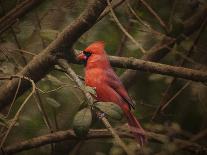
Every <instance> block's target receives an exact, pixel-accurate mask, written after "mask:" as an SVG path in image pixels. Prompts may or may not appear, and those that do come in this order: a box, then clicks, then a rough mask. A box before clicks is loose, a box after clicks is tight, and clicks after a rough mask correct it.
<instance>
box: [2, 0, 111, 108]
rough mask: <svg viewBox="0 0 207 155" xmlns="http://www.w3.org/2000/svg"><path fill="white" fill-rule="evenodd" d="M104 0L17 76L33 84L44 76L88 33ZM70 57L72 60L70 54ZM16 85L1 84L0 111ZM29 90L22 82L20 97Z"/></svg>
mask: <svg viewBox="0 0 207 155" xmlns="http://www.w3.org/2000/svg"><path fill="white" fill-rule="evenodd" d="M106 6H107V3H106V1H105V0H97V1H95V2H94V3H92V4H90V5H89V6H88V7H87V8H86V9H85V11H84V12H83V13H82V14H81V15H80V16H79V17H78V18H77V19H76V20H75V21H74V22H73V23H72V24H71V25H69V26H68V27H66V28H65V29H64V30H63V31H62V32H61V33H60V34H59V35H58V37H57V39H56V40H54V41H53V42H52V43H51V44H50V45H49V46H48V47H47V48H46V49H45V50H44V51H42V52H40V54H38V55H37V56H35V57H34V58H33V59H32V60H31V61H30V62H29V63H28V65H27V66H26V67H24V69H23V70H22V71H21V72H20V73H19V75H23V76H27V77H29V78H30V79H32V80H34V81H35V82H37V81H39V80H40V79H41V78H43V77H44V76H45V74H46V73H47V72H48V71H49V69H50V68H51V67H52V66H53V65H54V63H55V59H56V57H57V56H59V55H62V54H63V53H64V52H65V53H67V52H68V53H69V51H70V50H69V49H71V47H72V46H73V44H74V43H75V42H76V41H77V40H78V38H79V37H80V36H81V35H82V34H83V33H85V32H86V31H88V30H89V29H90V28H91V27H92V26H93V25H94V24H95V23H96V20H97V19H98V17H99V15H100V14H101V12H102V11H103V10H104V9H105V8H106ZM70 54H71V57H70V58H72V57H73V56H72V53H70ZM17 85H18V80H11V81H9V82H7V83H5V84H3V85H2V86H1V88H0V109H2V108H3V107H4V106H6V105H9V104H10V103H11V100H12V98H13V96H14V94H15V90H16V88H17ZM28 88H29V83H28V82H27V81H25V80H22V84H21V86H20V90H21V91H20V92H19V94H18V96H19V95H21V94H22V93H23V92H24V91H25V90H27V89H28Z"/></svg>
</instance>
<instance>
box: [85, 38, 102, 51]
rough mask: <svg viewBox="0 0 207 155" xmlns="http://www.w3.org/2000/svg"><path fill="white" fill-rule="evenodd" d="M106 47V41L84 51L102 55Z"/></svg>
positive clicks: (95, 43)
mask: <svg viewBox="0 0 207 155" xmlns="http://www.w3.org/2000/svg"><path fill="white" fill-rule="evenodd" d="M104 47H105V44H104V41H96V42H93V43H92V44H90V45H89V46H88V47H87V48H86V49H85V50H84V51H86V52H90V53H92V54H102V53H104Z"/></svg>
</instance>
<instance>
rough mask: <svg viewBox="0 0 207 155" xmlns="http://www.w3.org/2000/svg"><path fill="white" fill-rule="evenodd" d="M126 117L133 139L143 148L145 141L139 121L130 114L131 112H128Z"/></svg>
mask: <svg viewBox="0 0 207 155" xmlns="http://www.w3.org/2000/svg"><path fill="white" fill-rule="evenodd" d="M126 115H127V120H128V124H129V126H130V129H131V132H132V133H133V135H134V137H135V139H136V140H137V141H138V142H139V143H140V145H141V146H143V145H144V143H146V141H147V139H146V136H145V131H144V129H143V128H142V127H141V125H140V124H139V121H138V120H137V119H136V117H135V116H134V115H133V114H132V113H131V111H128V112H127V113H126Z"/></svg>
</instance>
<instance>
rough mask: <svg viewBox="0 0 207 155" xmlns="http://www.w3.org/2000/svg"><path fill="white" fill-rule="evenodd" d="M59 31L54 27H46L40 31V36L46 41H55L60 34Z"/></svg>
mask: <svg viewBox="0 0 207 155" xmlns="http://www.w3.org/2000/svg"><path fill="white" fill-rule="evenodd" d="M58 33H59V32H58V31H56V30H52V29H44V30H41V31H40V36H41V37H42V38H43V39H44V40H46V41H49V42H51V41H53V40H55V38H57V36H58Z"/></svg>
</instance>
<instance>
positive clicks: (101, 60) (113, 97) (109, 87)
mask: <svg viewBox="0 0 207 155" xmlns="http://www.w3.org/2000/svg"><path fill="white" fill-rule="evenodd" d="M78 59H79V60H83V61H84V63H85V65H86V69H85V84H86V85H87V86H90V87H95V88H96V95H97V98H96V99H97V100H98V101H103V102H114V103H116V104H118V105H119V106H120V107H121V109H122V110H123V112H124V114H125V116H126V118H127V120H128V124H129V126H130V128H131V132H132V133H133V135H134V137H135V139H136V140H138V142H139V143H140V145H143V144H144V143H145V141H146V138H145V134H144V130H143V128H142V127H141V125H140V123H139V122H138V120H137V119H136V117H135V116H134V115H133V114H132V112H131V108H134V106H135V104H134V103H133V102H132V100H131V99H130V97H129V95H128V93H127V91H126V90H125V88H124V86H123V84H122V83H121V81H120V79H119V78H118V76H117V75H116V73H115V72H114V71H113V69H112V67H111V65H110V62H109V60H108V57H107V55H106V52H105V50H104V42H103V41H97V42H94V43H92V44H90V45H89V46H88V47H87V48H86V49H85V50H84V51H82V52H81V53H80V54H79V55H78Z"/></svg>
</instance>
